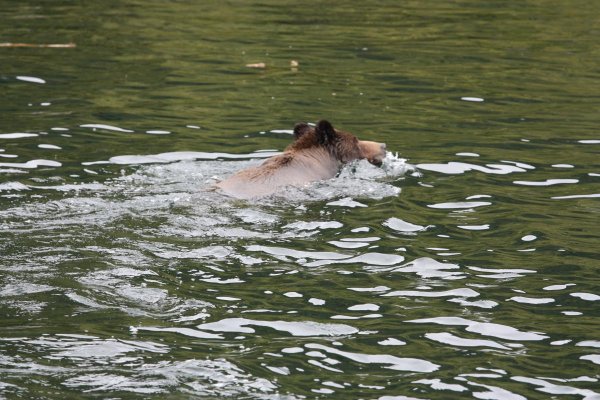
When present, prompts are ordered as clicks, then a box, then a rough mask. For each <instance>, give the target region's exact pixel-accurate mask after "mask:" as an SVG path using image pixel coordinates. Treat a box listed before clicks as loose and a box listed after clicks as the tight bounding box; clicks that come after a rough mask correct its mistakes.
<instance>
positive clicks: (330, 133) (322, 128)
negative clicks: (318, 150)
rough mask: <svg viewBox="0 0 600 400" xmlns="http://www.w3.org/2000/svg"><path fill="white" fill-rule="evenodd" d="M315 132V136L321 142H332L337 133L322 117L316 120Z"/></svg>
mask: <svg viewBox="0 0 600 400" xmlns="http://www.w3.org/2000/svg"><path fill="white" fill-rule="evenodd" d="M315 132H316V133H317V137H318V138H319V142H321V143H332V142H333V140H334V139H335V137H336V135H337V133H335V129H333V125H331V123H330V122H329V121H326V120H324V119H322V120H320V121H319V122H317V126H316V127H315Z"/></svg>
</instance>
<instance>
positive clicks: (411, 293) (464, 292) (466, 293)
mask: <svg viewBox="0 0 600 400" xmlns="http://www.w3.org/2000/svg"><path fill="white" fill-rule="evenodd" d="M382 296H384V297H390V296H394V297H400V296H406V297H477V296H479V293H478V292H476V291H474V290H473V289H469V288H460V289H451V290H442V291H433V290H432V291H421V290H397V291H394V292H389V293H386V294H383V295H382Z"/></svg>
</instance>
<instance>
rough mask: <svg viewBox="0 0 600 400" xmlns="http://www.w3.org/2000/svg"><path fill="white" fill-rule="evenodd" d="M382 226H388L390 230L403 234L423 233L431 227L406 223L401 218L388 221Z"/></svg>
mask: <svg viewBox="0 0 600 400" xmlns="http://www.w3.org/2000/svg"><path fill="white" fill-rule="evenodd" d="M382 225H383V226H387V227H388V228H391V229H393V230H395V231H397V232H402V233H414V232H419V231H423V230H425V229H427V228H429V227H430V226H422V225H416V224H413V223H410V222H406V221H404V220H402V219H400V218H395V217H392V218H388V219H386V220H385V221H384V222H383V224H382Z"/></svg>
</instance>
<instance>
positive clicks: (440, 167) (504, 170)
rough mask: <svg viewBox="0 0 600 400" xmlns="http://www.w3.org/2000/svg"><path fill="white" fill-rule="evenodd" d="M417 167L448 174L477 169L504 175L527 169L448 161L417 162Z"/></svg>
mask: <svg viewBox="0 0 600 400" xmlns="http://www.w3.org/2000/svg"><path fill="white" fill-rule="evenodd" d="M417 168H419V169H424V170H427V171H433V172H441V173H443V174H448V175H456V174H464V173H465V172H469V171H479V172H483V173H486V174H493V175H506V174H512V173H515V172H526V171H527V169H525V168H521V167H518V166H516V165H505V164H486V166H485V167H482V166H480V165H475V164H469V163H463V162H455V161H450V162H448V163H446V164H434V163H430V164H427V163H425V164H417Z"/></svg>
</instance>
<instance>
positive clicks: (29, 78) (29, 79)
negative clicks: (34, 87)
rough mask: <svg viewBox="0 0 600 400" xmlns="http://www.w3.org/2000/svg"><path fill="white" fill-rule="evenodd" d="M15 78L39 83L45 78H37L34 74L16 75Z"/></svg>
mask: <svg viewBox="0 0 600 400" xmlns="http://www.w3.org/2000/svg"><path fill="white" fill-rule="evenodd" d="M17 79H18V80H20V81H23V82H31V83H41V84H44V83H46V81H45V80H43V79H42V78H38V77H35V76H23V75H21V76H17Z"/></svg>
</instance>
